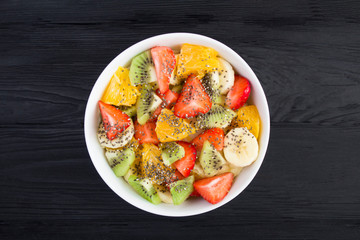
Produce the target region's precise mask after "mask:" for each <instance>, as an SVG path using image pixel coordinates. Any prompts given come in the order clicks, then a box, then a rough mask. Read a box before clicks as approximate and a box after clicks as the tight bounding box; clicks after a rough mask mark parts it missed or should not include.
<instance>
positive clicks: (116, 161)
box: [105, 148, 135, 177]
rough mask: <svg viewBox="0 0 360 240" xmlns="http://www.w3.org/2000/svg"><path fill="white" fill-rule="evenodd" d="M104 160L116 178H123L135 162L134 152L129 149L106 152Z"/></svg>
mask: <svg viewBox="0 0 360 240" xmlns="http://www.w3.org/2000/svg"><path fill="white" fill-rule="evenodd" d="M105 156H106V159H107V161H108V163H109V165H110V167H111V169H112V170H113V171H114V173H115V175H116V176H117V177H122V176H124V175H125V174H126V173H127V171H128V170H129V168H130V166H131V164H132V163H133V162H134V160H135V152H134V151H133V150H132V149H131V148H127V149H125V150H123V149H122V150H112V149H111V150H110V149H108V150H106V152H105Z"/></svg>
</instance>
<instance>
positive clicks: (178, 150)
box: [161, 142, 185, 166]
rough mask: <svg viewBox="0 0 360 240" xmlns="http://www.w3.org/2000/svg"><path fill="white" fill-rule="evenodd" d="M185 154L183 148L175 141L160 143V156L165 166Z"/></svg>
mask: <svg viewBox="0 0 360 240" xmlns="http://www.w3.org/2000/svg"><path fill="white" fill-rule="evenodd" d="M184 156H185V150H184V148H183V147H182V146H180V145H179V144H177V143H175V142H167V143H163V144H161V157H162V159H163V162H164V164H165V165H166V166H170V165H171V164H173V163H174V162H176V161H177V160H180V159H182V158H183V157H184Z"/></svg>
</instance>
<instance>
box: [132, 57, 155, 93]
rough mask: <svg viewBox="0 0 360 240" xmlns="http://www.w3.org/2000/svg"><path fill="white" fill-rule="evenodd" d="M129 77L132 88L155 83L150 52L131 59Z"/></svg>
mask: <svg viewBox="0 0 360 240" xmlns="http://www.w3.org/2000/svg"><path fill="white" fill-rule="evenodd" d="M129 77H130V81H131V84H132V85H133V86H137V85H144V84H147V83H151V82H156V72H155V67H154V63H153V61H152V58H151V53H150V50H148V51H145V52H142V53H140V54H138V55H137V56H135V57H134V58H133V59H132V61H131V65H130V72H129Z"/></svg>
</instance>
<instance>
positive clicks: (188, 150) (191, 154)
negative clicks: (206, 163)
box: [174, 141, 196, 177]
mask: <svg viewBox="0 0 360 240" xmlns="http://www.w3.org/2000/svg"><path fill="white" fill-rule="evenodd" d="M177 143H178V144H179V145H180V146H182V147H183V148H184V150H185V156H184V157H183V158H182V159H180V160H178V161H176V162H174V166H175V167H176V169H177V170H178V171H179V172H180V173H181V174H182V175H183V176H184V177H188V176H189V175H190V172H191V170H193V168H194V166H195V160H196V149H195V147H194V146H192V145H191V144H190V143H187V142H182V141H181V142H177Z"/></svg>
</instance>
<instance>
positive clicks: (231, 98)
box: [225, 75, 250, 110]
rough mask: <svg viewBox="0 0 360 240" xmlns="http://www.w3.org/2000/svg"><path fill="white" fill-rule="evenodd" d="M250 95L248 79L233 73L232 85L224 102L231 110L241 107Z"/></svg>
mask: <svg viewBox="0 0 360 240" xmlns="http://www.w3.org/2000/svg"><path fill="white" fill-rule="evenodd" d="M249 96H250V83H249V81H248V80H247V79H246V78H244V77H241V76H239V75H235V82H234V86H232V88H231V89H230V91H229V92H228V94H227V96H226V99H225V103H226V105H228V106H229V108H231V109H232V110H236V109H239V108H240V107H242V106H243V105H244V104H245V103H246V101H247V100H248V98H249Z"/></svg>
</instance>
